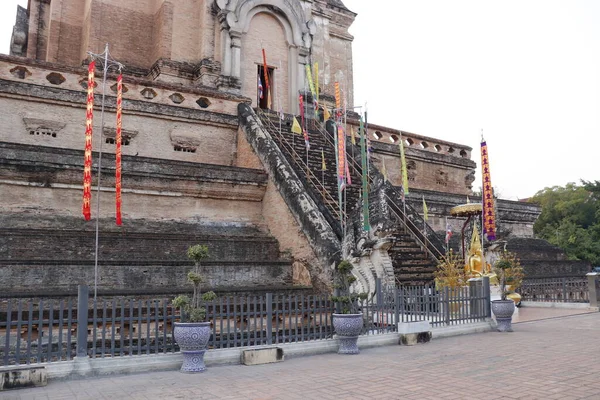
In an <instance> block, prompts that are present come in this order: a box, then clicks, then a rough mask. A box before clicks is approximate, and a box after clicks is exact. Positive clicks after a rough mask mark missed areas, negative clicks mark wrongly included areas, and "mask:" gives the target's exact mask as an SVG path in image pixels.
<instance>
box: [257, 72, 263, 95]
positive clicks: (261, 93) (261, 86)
mask: <svg viewBox="0 0 600 400" xmlns="http://www.w3.org/2000/svg"><path fill="white" fill-rule="evenodd" d="M258 97H259V98H260V99H262V98H263V97H264V93H263V85H262V82H261V80H260V74H259V75H258Z"/></svg>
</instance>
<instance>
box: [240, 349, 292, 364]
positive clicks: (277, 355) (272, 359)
mask: <svg viewBox="0 0 600 400" xmlns="http://www.w3.org/2000/svg"><path fill="white" fill-rule="evenodd" d="M283 360H284V352H283V349H282V348H281V347H263V348H253V349H246V350H242V357H241V363H242V364H244V365H262V364H271V363H277V362H282V361H283Z"/></svg>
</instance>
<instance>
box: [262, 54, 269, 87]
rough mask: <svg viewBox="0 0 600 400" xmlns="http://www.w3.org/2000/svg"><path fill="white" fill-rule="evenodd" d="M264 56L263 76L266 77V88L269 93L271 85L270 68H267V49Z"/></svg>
mask: <svg viewBox="0 0 600 400" xmlns="http://www.w3.org/2000/svg"><path fill="white" fill-rule="evenodd" d="M262 56H263V74H264V75H265V86H266V88H267V93H268V92H269V88H270V87H271V85H270V84H269V67H268V66H267V53H265V49H262Z"/></svg>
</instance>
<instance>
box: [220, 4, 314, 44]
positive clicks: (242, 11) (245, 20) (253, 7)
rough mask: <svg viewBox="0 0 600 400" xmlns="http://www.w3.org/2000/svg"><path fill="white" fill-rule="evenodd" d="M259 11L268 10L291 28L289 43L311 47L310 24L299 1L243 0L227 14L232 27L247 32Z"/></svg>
mask: <svg viewBox="0 0 600 400" xmlns="http://www.w3.org/2000/svg"><path fill="white" fill-rule="evenodd" d="M259 12H267V13H269V14H271V15H273V16H275V17H276V18H277V19H278V20H279V21H280V23H282V25H284V26H286V28H287V27H289V28H291V36H292V37H291V38H290V37H287V38H286V39H287V40H288V44H290V45H294V46H298V47H310V43H305V38H306V35H305V34H306V33H308V25H307V21H306V18H305V17H304V10H303V9H302V6H301V5H300V2H298V1H290V0H283V1H282V0H241V1H238V4H237V6H236V8H235V11H234V12H233V13H229V14H228V15H227V22H228V23H229V26H230V27H231V29H233V30H237V31H240V32H244V33H245V32H247V31H248V28H249V27H250V21H251V20H252V17H254V16H255V15H256V14H258V13H259ZM284 21H285V22H287V23H285V22H284ZM284 29H285V28H284ZM287 34H288V32H287V29H286V35H287Z"/></svg>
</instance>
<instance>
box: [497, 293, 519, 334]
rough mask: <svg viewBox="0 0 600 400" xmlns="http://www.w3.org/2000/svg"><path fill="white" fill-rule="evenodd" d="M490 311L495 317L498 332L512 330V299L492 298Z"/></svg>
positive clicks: (513, 304)
mask: <svg viewBox="0 0 600 400" xmlns="http://www.w3.org/2000/svg"><path fill="white" fill-rule="evenodd" d="M492 312H493V313H494V316H495V317H496V322H497V323H498V326H497V328H496V329H498V332H512V331H513V330H512V316H513V313H514V312H515V302H514V301H512V300H493V301H492Z"/></svg>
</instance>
